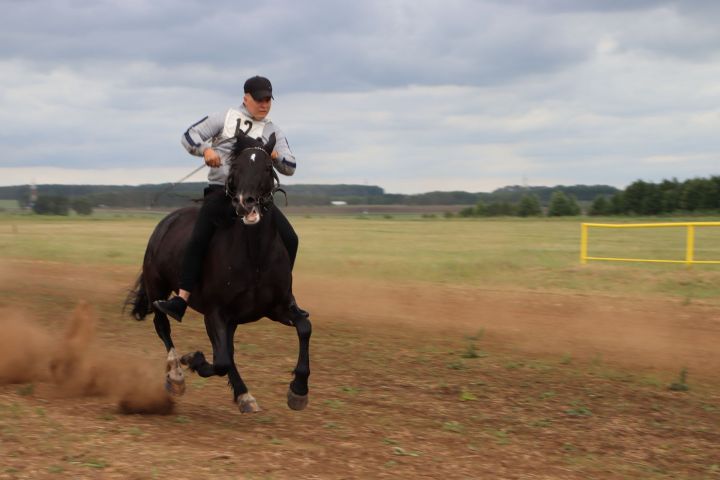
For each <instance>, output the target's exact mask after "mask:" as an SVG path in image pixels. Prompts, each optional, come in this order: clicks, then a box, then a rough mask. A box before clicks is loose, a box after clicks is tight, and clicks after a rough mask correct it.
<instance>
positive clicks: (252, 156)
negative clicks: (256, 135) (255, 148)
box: [250, 153, 255, 162]
mask: <svg viewBox="0 0 720 480" xmlns="http://www.w3.org/2000/svg"><path fill="white" fill-rule="evenodd" d="M250 160H252V161H253V162H254V161H255V154H254V153H253V154H252V155H250Z"/></svg>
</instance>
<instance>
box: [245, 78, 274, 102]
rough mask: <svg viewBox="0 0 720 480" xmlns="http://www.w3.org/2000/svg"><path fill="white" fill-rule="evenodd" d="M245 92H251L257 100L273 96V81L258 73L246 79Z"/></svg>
mask: <svg viewBox="0 0 720 480" xmlns="http://www.w3.org/2000/svg"><path fill="white" fill-rule="evenodd" d="M245 93H249V94H250V95H252V97H253V98H254V99H255V100H258V101H259V100H262V99H263V98H268V97H270V98H272V99H273V100H274V99H275V97H273V94H272V83H270V80H268V79H267V78H265V77H261V76H259V75H256V76H254V77H250V78H248V79H247V80H245Z"/></svg>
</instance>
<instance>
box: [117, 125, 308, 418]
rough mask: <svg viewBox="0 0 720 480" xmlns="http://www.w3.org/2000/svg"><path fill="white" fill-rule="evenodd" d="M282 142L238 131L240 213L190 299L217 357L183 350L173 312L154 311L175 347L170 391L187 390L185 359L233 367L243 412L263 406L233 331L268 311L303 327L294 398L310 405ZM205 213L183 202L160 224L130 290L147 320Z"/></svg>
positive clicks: (234, 174)
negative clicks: (294, 292)
mask: <svg viewBox="0 0 720 480" xmlns="http://www.w3.org/2000/svg"><path fill="white" fill-rule="evenodd" d="M274 146H275V135H274V134H273V135H272V136H271V137H270V139H269V141H268V143H267V144H265V145H263V143H262V142H260V141H257V140H254V139H252V138H250V137H247V136H240V137H238V138H237V140H236V143H235V145H234V147H233V153H232V155H231V162H230V173H229V175H228V179H227V184H226V194H227V195H228V196H230V197H231V199H232V206H233V207H234V208H235V213H236V214H237V218H235V219H234V218H233V217H232V216H229V220H228V225H226V226H223V227H220V228H218V229H217V230H216V231H215V235H214V237H213V239H212V241H211V244H210V248H209V250H208V252H207V254H206V256H205V260H204V265H203V273H202V278H201V281H200V283H199V285H198V287H197V288H196V289H195V290H194V291H193V294H192V295H191V297H190V302H189V305H190V307H192V308H193V309H195V310H196V311H198V312H200V313H202V314H203V315H204V317H205V329H206V330H207V334H208V337H209V338H210V342H211V343H212V348H213V362H212V363H208V362H207V361H206V360H205V356H204V355H203V354H202V352H194V353H190V354H187V355H184V356H182V357H179V356H178V354H177V352H176V351H175V347H174V345H173V341H172V338H171V337H170V322H169V320H168V318H167V316H166V315H165V314H164V313H161V312H153V313H154V314H155V319H154V322H155V330H156V331H157V334H158V335H159V336H160V338H161V339H162V341H163V343H164V344H165V348H166V349H167V351H168V357H167V370H168V374H167V378H166V388H168V391H170V392H171V393H173V394H176V395H182V394H183V393H184V391H185V379H184V376H183V373H182V368H181V367H180V364H183V365H187V366H188V367H189V368H190V370H192V371H194V372H197V373H198V374H199V375H200V376H202V377H210V376H213V375H219V376H224V375H227V376H228V380H229V384H230V385H231V386H232V390H233V400H234V401H235V402H236V403H237V404H238V407H239V409H240V411H241V412H243V413H245V412H256V411H259V410H260V408H259V407H258V405H257V402H256V401H255V399H254V398H253V396H252V395H251V394H250V393H249V391H248V388H247V386H246V385H245V383H244V382H243V380H242V378H241V377H240V373H239V372H238V370H237V367H236V366H235V361H234V358H233V356H234V346H233V337H234V335H235V329H236V328H237V326H238V325H239V324H242V323H250V322H255V321H258V320H260V319H261V318H263V317H267V318H270V319H271V320H274V321H276V322H280V323H282V324H284V325H288V326H294V327H295V329H296V331H297V335H298V338H299V340H300V351H299V354H298V362H297V365H296V366H295V370H294V371H293V375H294V378H293V380H292V381H291V382H290V386H289V389H288V394H287V398H288V399H287V403H288V406H289V407H290V408H292V409H293V410H302V409H303V408H305V407H306V406H307V403H308V377H309V376H310V354H309V345H310V334H311V332H312V326H311V324H310V321H309V320H308V319H307V318H305V317H303V316H302V315H299V314H297V313H293V312H292V311H291V310H290V308H289V305H290V295H291V287H292V273H291V265H290V258H289V256H288V253H287V250H286V249H285V247H284V246H283V243H282V241H281V240H280V237H279V234H278V232H277V229H276V228H275V223H274V221H273V218H272V216H273V215H274V214H275V213H276V208H277V207H275V206H274V204H273V203H272V201H273V194H274V193H275V192H276V191H278V190H280V188H279V180H278V177H277V174H276V173H275V171H274V170H273V166H272V161H271V158H270V153H271V152H272V150H273V147H274ZM280 191H282V190H280ZM197 214H198V208H197V207H186V208H182V209H180V210H176V211H174V212H172V213H170V214H169V215H168V216H167V217H165V218H164V219H163V220H162V221H160V223H159V224H158V225H157V227H155V231H154V232H153V234H152V236H151V237H150V240H149V242H148V246H147V249H146V251H145V259H144V261H143V268H142V273H141V274H140V277H139V278H138V279H137V282H136V284H135V288H134V290H133V291H132V292H131V293H130V296H129V297H128V302H127V303H128V304H130V305H132V315H133V316H134V317H135V318H136V319H138V320H142V319H144V318H145V316H146V315H147V314H148V313H150V312H151V311H152V308H151V307H150V305H152V302H153V301H155V300H158V299H165V298H167V297H168V295H169V294H170V292H172V291H173V290H174V291H177V289H178V281H179V278H180V271H179V267H180V263H181V262H179V261H178V259H182V258H183V255H184V252H185V247H186V244H187V242H188V239H189V238H190V234H191V232H192V229H193V226H194V224H195V219H196V217H197Z"/></svg>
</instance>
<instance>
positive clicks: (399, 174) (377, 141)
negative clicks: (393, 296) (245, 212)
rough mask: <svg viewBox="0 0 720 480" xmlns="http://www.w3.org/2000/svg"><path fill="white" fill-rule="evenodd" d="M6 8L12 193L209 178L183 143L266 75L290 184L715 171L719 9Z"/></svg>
mask: <svg viewBox="0 0 720 480" xmlns="http://www.w3.org/2000/svg"><path fill="white" fill-rule="evenodd" d="M3 8H4V12H5V14H6V16H5V23H4V28H3V29H2V31H0V71H2V76H0V123H2V125H3V129H2V131H0V143H1V144H2V147H3V149H2V153H0V173H2V172H5V173H2V174H3V175H6V174H7V175H9V173H8V172H10V171H11V170H10V168H11V167H12V169H13V170H12V172H13V173H12V174H13V175H20V174H21V173H19V170H18V169H21V168H28V169H29V170H28V172H31V171H32V172H35V173H37V172H42V169H43V168H45V169H47V168H48V167H53V168H65V169H72V168H74V169H97V175H98V178H100V176H101V175H102V169H103V168H114V169H122V168H125V169H128V170H130V172H131V173H129V174H128V175H127V177H123V178H132V171H133V170H134V171H136V172H137V177H138V178H140V177H142V178H146V177H144V176H143V175H145V174H143V173H141V172H143V171H146V170H147V171H150V170H149V169H154V170H152V172H153V173H152V174H153V175H157V174H158V172H167V178H158V181H168V180H174V179H176V178H179V177H180V176H182V175H181V173H182V172H183V171H184V170H187V171H189V170H191V169H192V168H193V167H194V166H195V165H196V163H197V161H198V159H196V158H193V157H190V156H189V155H187V154H186V153H185V152H184V151H183V150H182V149H181V148H180V146H179V138H180V135H181V133H182V132H183V131H184V129H185V128H187V126H188V125H189V124H191V123H193V122H194V121H196V120H197V119H199V118H201V117H202V116H203V115H205V114H207V113H210V112H213V111H218V110H221V109H224V108H227V107H228V106H231V105H234V104H237V103H239V101H240V96H241V88H242V83H243V81H244V79H245V78H247V77H248V76H251V75H254V74H257V73H260V74H265V75H267V76H269V77H270V78H272V80H273V83H274V85H275V90H276V92H277V95H276V98H277V101H276V103H275V105H274V107H273V117H274V118H275V119H276V120H277V121H278V123H279V124H280V125H281V126H282V127H283V129H284V130H285V131H286V132H287V133H288V136H289V138H290V141H291V144H292V145H293V148H294V149H295V150H296V153H297V154H298V158H299V165H300V168H299V169H298V173H297V176H296V177H294V178H293V179H291V180H292V181H297V182H313V181H322V182H365V181H367V182H371V183H378V184H380V185H383V186H385V187H386V188H387V189H389V190H391V191H413V190H414V191H421V190H429V189H434V188H440V187H442V188H444V189H453V188H464V189H469V190H482V189H490V188H494V187H497V186H502V185H504V184H505V183H519V182H520V181H521V178H522V177H523V176H528V177H529V178H530V180H531V181H532V180H533V179H535V180H536V181H538V182H546V183H553V182H558V183H561V182H562V183H577V182H584V183H596V182H598V181H603V182H606V183H611V184H615V185H618V186H622V185H624V184H627V183H629V182H630V181H632V180H634V179H635V178H646V179H653V178H655V177H658V178H660V177H663V176H681V175H688V176H693V175H707V174H713V173H718V172H717V168H718V167H716V166H715V165H718V164H719V163H718V162H717V161H716V160H717V157H718V155H720V141H718V140H717V135H716V132H717V130H718V128H719V127H720V112H719V110H718V108H717V105H720V87H718V84H717V80H716V79H717V78H718V75H720V65H719V64H718V62H717V61H716V59H717V55H718V49H719V48H720V38H718V35H720V34H718V33H717V32H716V27H715V25H716V24H717V21H718V20H719V19H720V7H719V6H716V4H715V3H714V2H700V1H686V2H671V1H649V0H648V1H637V2H619V1H617V2H616V1H600V0H597V1H590V0H588V1H582V2H579V1H569V0H567V1H565V0H546V1H539V0H538V1H529V0H525V1H514V2H500V1H484V2H477V1H470V0H467V1H464V0H447V1H444V2H442V3H440V2H434V1H429V0H425V1H415V2H410V1H401V0H395V1H390V2H380V1H370V2H344V1H343V2H333V1H329V0H327V1H318V2H310V4H309V5H305V4H302V3H300V2H290V1H288V0H271V1H268V2H263V3H260V4H258V3H257V2H253V3H250V2H241V3H238V2H230V1H221V2H213V3H212V4H211V5H209V6H208V4H206V3H200V2H199V1H198V2H195V1H190V0H183V1H173V2H169V1H167V0H162V1H157V2H149V1H147V2H144V1H135V2H125V1H87V2H83V1H79V0H78V1H70V0H65V1H49V0H34V1H32V0H31V1H22V2H8V1H5V2H3ZM3 168H5V169H6V170H3ZM33 168H34V169H35V170H33ZM53 171H54V172H55V171H56V170H53ZM35 173H34V174H35ZM28 175H29V173H28ZM114 175H115V178H119V177H120V176H121V175H120V174H119V173H118V172H117V171H114ZM6 178H10V177H9V176H8V177H6ZM13 178H15V177H13ZM63 178H65V177H63ZM601 179H602V180H601ZM3 181H5V180H3ZM144 181H146V180H144Z"/></svg>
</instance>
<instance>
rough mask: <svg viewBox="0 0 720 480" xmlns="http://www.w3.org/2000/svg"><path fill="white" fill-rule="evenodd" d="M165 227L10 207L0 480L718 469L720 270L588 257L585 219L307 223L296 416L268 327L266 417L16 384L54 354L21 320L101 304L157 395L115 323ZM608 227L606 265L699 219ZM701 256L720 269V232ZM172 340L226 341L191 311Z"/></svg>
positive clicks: (248, 340)
mask: <svg viewBox="0 0 720 480" xmlns="http://www.w3.org/2000/svg"><path fill="white" fill-rule="evenodd" d="M160 218H161V217H160V216H158V215H154V214H122V213H112V214H99V215H94V216H91V217H89V218H83V217H69V218H67V217H66V218H59V217H37V216H33V215H19V214H17V215H13V214H7V213H5V214H0V328H4V330H3V331H2V332H1V334H0V350H2V351H3V355H4V357H3V358H4V361H3V362H2V364H1V365H0V479H2V478H33V479H34V478H132V479H154V478H242V479H248V480H250V479H284V478H332V479H334V478H446V479H450V478H499V479H500V478H501V479H506V478H507V479H510V478H513V479H514V478H517V479H525V478H527V479H530V478H534V479H537V478H543V479H586V478H597V479H616V478H617V479H620V478H624V479H632V480H635V479H671V478H673V479H676V478H683V479H698V480H700V479H707V480H712V479H718V478H720V456H718V453H717V452H718V451H720V374H719V372H720V359H719V358H718V355H717V351H718V350H717V345H718V342H720V316H719V315H718V306H719V305H720V301H718V299H719V298H720V266H696V267H694V268H692V269H687V268H685V267H684V266H682V265H644V264H637V265H636V264H609V263H591V264H588V265H584V266H581V265H580V264H579V236H580V226H579V224H580V220H579V219H492V220H486V219H482V220H479V219H478V220H475V219H472V220H461V219H444V218H441V217H437V218H431V219H428V218H421V217H419V216H411V215H406V216H402V217H401V216H393V217H392V218H385V217H384V216H357V217H356V216H349V217H338V216H317V215H302V216H295V217H292V218H291V221H292V223H293V225H294V226H295V228H296V230H297V232H298V234H299V236H300V239H301V247H300V254H299V257H298V263H297V265H296V272H295V278H296V287H295V290H296V293H298V298H299V300H300V301H301V304H302V305H303V306H305V307H307V308H308V309H310V310H311V312H312V314H313V315H312V321H313V325H314V329H313V339H312V346H311V352H312V353H311V355H312V358H311V362H312V368H313V374H312V375H311V377H310V389H311V397H310V398H311V400H310V406H309V407H308V409H307V410H305V411H303V412H293V411H290V410H288V409H287V407H286V406H285V405H284V394H285V391H286V388H287V383H288V381H289V380H290V378H289V376H288V373H287V372H288V371H289V370H291V369H292V367H293V365H294V362H295V356H296V348H297V347H296V345H297V338H296V336H295V334H294V331H293V330H292V329H288V328H286V327H282V326H279V325H277V324H273V323H271V322H267V321H261V322H258V323H257V324H253V325H247V326H242V327H241V328H240V329H239V330H238V334H237V336H236V352H237V353H236V361H237V362H238V365H239V367H240V369H241V371H242V373H243V376H244V377H245V378H246V380H247V382H248V384H249V386H250V389H251V392H252V393H253V394H254V395H255V397H256V398H257V399H258V401H259V402H260V405H261V407H262V408H263V411H262V412H261V413H259V414H255V415H241V414H240V413H239V412H238V411H237V408H236V407H235V406H234V405H233V404H232V402H231V399H230V394H229V391H228V389H227V386H226V385H225V383H226V382H225V379H219V378H211V379H203V378H200V377H198V376H196V375H194V374H190V373H188V376H187V381H188V393H187V394H186V395H185V397H183V398H182V399H180V400H179V401H178V402H177V403H176V405H175V410H174V412H173V413H172V414H171V415H168V416H157V415H123V414H121V413H119V412H118V410H117V407H116V404H115V403H116V399H114V398H111V397H109V398H105V397H98V396H82V395H70V394H68V393H67V392H64V391H63V390H62V389H59V388H58V386H57V385H55V384H54V383H53V382H52V381H49V380H48V379H47V378H40V377H38V378H35V379H30V380H26V381H24V382H21V383H17V381H16V383H12V382H9V381H7V380H6V379H7V376H5V377H4V375H5V374H7V373H8V372H9V371H13V370H14V369H15V368H21V369H22V368H24V369H31V368H30V367H34V368H40V367H42V366H44V365H46V363H48V362H49V360H48V358H45V357H46V356H45V355H43V354H40V355H38V354H37V353H36V354H34V355H31V354H30V353H28V352H35V350H32V347H33V344H34V341H37V339H32V341H31V339H30V338H28V337H27V336H22V335H20V336H19V335H18V334H13V330H12V329H13V328H15V327H13V326H14V325H16V324H17V322H18V321H19V322H20V324H24V323H25V322H27V323H30V322H31V320H34V321H35V322H36V323H37V324H39V325H40V328H41V329H42V330H40V331H41V332H45V333H41V334H39V335H40V336H43V337H45V336H46V337H47V338H48V339H50V341H51V342H53V344H55V343H56V344H57V345H58V346H59V347H58V348H59V349H60V350H63V349H67V348H69V347H63V345H66V344H67V345H70V343H67V340H63V334H62V331H63V329H64V328H66V323H67V321H68V319H69V318H71V317H72V314H71V311H72V309H73V307H74V306H75V304H76V303H77V302H78V301H79V300H81V299H85V300H87V301H89V302H90V304H91V306H92V307H93V308H94V309H95V312H97V313H96V315H95V319H96V321H97V340H96V348H97V349H100V350H99V351H100V352H101V355H100V356H101V357H102V358H119V359H122V360H120V361H121V362H126V364H124V370H125V371H126V374H127V371H129V372H131V373H130V375H135V373H133V372H135V371H134V370H132V369H133V368H137V365H141V366H143V367H142V368H143V370H144V372H143V373H145V374H150V377H151V378H157V383H158V385H160V384H162V381H163V377H164V372H163V367H164V358H165V353H164V349H163V347H162V344H161V342H160V341H159V339H158V338H157V337H156V335H155V332H154V329H153V326H152V322H151V321H149V322H136V321H134V320H131V319H129V318H128V317H127V316H126V315H123V314H122V313H121V312H120V304H121V302H122V299H123V298H124V293H125V289H126V288H127V287H129V286H130V285H131V284H132V282H133V280H134V279H135V276H136V275H137V273H138V271H139V269H140V264H141V262H142V256H143V253H144V248H145V244H146V242H147V238H148V236H149V235H150V233H151V232H152V229H153V227H154V226H155V224H156V223H157V222H158V220H159V219H160ZM603 220H605V219H603ZM607 220H608V221H617V219H607ZM675 220H681V219H675ZM696 220H697V219H694V221H696ZM593 221H597V219H593ZM601 221H602V220H601ZM623 221H632V222H637V221H647V220H646V219H624V220H623ZM662 221H668V220H667V219H662ZM718 230H720V229H718ZM679 232H681V230H679ZM616 233H617V232H607V233H606V232H599V233H597V235H596V234H595V232H593V233H591V243H590V247H591V254H597V255H600V254H602V255H605V254H607V255H615V254H616V253H617V252H631V253H628V256H631V255H633V256H634V255H638V256H640V255H641V254H642V255H643V256H657V257H658V258H678V257H679V258H682V255H683V252H684V235H683V233H684V232H683V233H678V232H671V231H668V230H663V231H661V232H657V234H653V235H648V234H647V232H641V234H640V236H635V235H634V234H633V233H632V232H630V233H629V232H621V234H620V235H617V234H616ZM697 246H698V252H699V255H698V257H702V258H707V259H720V232H716V231H709V230H708V231H704V232H701V234H699V235H698V240H697ZM593 249H595V250H593ZM623 255H625V253H623ZM13 319H14V321H15V323H12V322H10V320H13ZM2 321H6V323H4V324H3V323H2ZM15 331H16V332H20V331H22V330H21V329H19V328H18V329H15ZM173 335H174V338H175V342H176V345H177V346H178V349H179V350H181V351H182V352H186V351H191V350H194V349H198V348H199V349H202V350H204V351H205V352H206V354H207V353H209V352H210V347H209V342H208V340H207V337H206V334H205V331H204V326H203V324H202V320H201V318H199V316H198V315H197V314H194V313H191V314H190V315H189V316H188V317H187V318H186V320H185V321H184V322H183V323H182V324H173ZM66 353H67V352H66ZM73 358H74V357H73ZM96 368H98V367H96ZM683 371H684V372H685V373H687V377H683V376H682V375H681V373H682V372H683ZM137 378H138V381H139V379H140V378H144V375H140V374H139V372H138V375H137ZM4 379H5V380H4ZM3 383H4V384H3ZM671 384H675V386H674V388H673V389H669V386H670V385H671Z"/></svg>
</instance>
